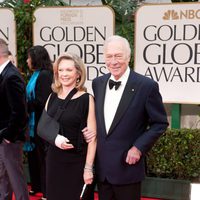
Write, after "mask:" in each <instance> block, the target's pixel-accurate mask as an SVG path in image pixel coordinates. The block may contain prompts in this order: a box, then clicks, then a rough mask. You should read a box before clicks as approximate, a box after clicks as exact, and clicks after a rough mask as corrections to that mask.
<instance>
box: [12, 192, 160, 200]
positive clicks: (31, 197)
mask: <svg viewBox="0 0 200 200" xmlns="http://www.w3.org/2000/svg"><path fill="white" fill-rule="evenodd" d="M41 197H42V194H40V193H38V194H36V195H35V196H30V200H39V199H40V198H41ZM13 200H15V198H13ZM95 200H98V194H97V193H95ZM141 200H161V199H152V198H141Z"/></svg>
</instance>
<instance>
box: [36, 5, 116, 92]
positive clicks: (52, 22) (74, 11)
mask: <svg viewBox="0 0 200 200" xmlns="http://www.w3.org/2000/svg"><path fill="white" fill-rule="evenodd" d="M34 17H35V22H34V24H33V41H34V45H38V44H39V45H43V46H44V47H45V48H46V49H47V50H48V52H49V54H50V57H51V59H52V60H53V61H54V60H55V59H56V58H57V57H58V56H59V55H60V54H62V53H64V52H73V53H76V54H77V55H79V56H80V57H81V58H82V59H83V61H84V63H85V66H86V71H87V79H86V87H87V88H88V91H89V92H92V91H91V82H92V80H93V79H94V78H96V77H98V76H101V75H103V74H105V73H107V70H106V67H105V62H104V58H103V44H104V41H105V39H106V38H108V37H109V36H111V35H113V34H114V29H115V27H114V22H115V16H114V12H113V10H112V9H111V8H110V7H107V6H96V7H93V6H91V7H90V6H85V7H84V6H83V7H71V6H70V7H50V8H46V7H45V8H39V9H36V11H35V12H34Z"/></svg>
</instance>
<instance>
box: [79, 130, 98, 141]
mask: <svg viewBox="0 0 200 200" xmlns="http://www.w3.org/2000/svg"><path fill="white" fill-rule="evenodd" d="M82 132H83V136H84V138H85V141H86V142H87V143H90V142H91V141H92V139H93V138H94V137H96V132H94V131H92V130H89V129H88V127H85V128H84V129H83V130H82Z"/></svg>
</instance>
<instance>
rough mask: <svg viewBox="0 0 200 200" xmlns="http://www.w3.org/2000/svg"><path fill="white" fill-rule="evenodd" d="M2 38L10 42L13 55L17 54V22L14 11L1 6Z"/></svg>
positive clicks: (0, 36)
mask: <svg viewBox="0 0 200 200" xmlns="http://www.w3.org/2000/svg"><path fill="white" fill-rule="evenodd" d="M0 19H1V20H0V38H2V39H4V40H5V41H6V42H7V43H8V48H9V50H10V52H11V53H12V54H13V56H16V54H17V52H16V51H17V48H16V47H17V42H16V23H15V16H14V12H13V11H12V10H11V9H7V8H0Z"/></svg>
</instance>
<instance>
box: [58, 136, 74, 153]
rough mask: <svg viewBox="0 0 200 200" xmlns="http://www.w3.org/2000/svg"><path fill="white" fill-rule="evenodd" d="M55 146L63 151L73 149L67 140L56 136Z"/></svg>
mask: <svg viewBox="0 0 200 200" xmlns="http://www.w3.org/2000/svg"><path fill="white" fill-rule="evenodd" d="M55 145H56V146H57V147H58V148H60V149H63V150H68V149H73V148H74V146H73V145H72V144H70V143H69V140H68V139H67V138H66V137H64V136H63V135H59V134H58V135H57V136H56V139H55Z"/></svg>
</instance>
